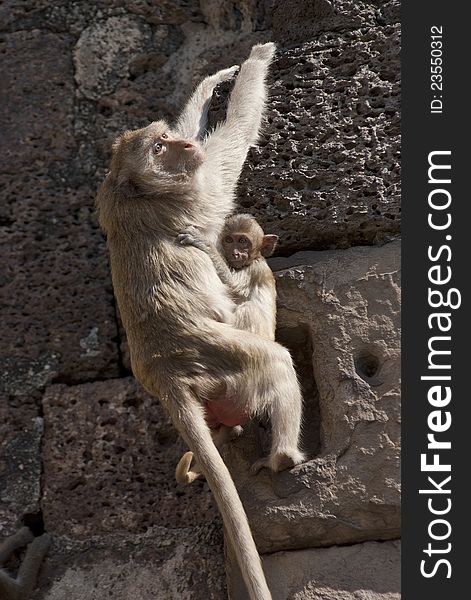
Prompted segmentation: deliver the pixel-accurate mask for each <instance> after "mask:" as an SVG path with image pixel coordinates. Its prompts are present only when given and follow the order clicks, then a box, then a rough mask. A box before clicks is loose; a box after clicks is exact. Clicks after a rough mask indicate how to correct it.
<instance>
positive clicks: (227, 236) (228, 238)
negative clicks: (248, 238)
mask: <svg viewBox="0 0 471 600" xmlns="http://www.w3.org/2000/svg"><path fill="white" fill-rule="evenodd" d="M224 241H225V242H226V244H232V242H233V241H234V240H233V239H232V238H231V236H230V235H226V237H225V238H224Z"/></svg>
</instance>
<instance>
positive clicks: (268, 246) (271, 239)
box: [260, 234, 278, 258]
mask: <svg viewBox="0 0 471 600" xmlns="http://www.w3.org/2000/svg"><path fill="white" fill-rule="evenodd" d="M277 243H278V236H277V235H274V234H268V235H264V236H263V241H262V246H261V248H260V253H261V255H262V256H265V258H266V257H267V256H271V255H272V254H273V252H274V251H275V248H276V244H277Z"/></svg>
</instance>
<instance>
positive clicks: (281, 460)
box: [250, 450, 305, 475]
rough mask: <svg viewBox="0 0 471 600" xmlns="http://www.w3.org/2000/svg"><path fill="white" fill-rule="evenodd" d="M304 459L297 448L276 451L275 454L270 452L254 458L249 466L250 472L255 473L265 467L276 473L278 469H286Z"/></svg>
mask: <svg viewBox="0 0 471 600" xmlns="http://www.w3.org/2000/svg"><path fill="white" fill-rule="evenodd" d="M304 460H305V456H304V454H303V453H302V452H300V451H299V450H292V451H291V452H277V453H276V454H270V456H266V457H264V458H259V459H258V460H256V461H255V462H254V464H253V465H252V466H251V467H250V472H251V473H252V475H256V474H257V473H258V472H259V471H260V470H261V469H264V468H267V469H270V470H271V471H275V472H276V473H278V472H279V471H285V470H286V469H291V468H292V467H295V466H296V465H300V464H301V463H302V462H304Z"/></svg>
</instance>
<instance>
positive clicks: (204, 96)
mask: <svg viewBox="0 0 471 600" xmlns="http://www.w3.org/2000/svg"><path fill="white" fill-rule="evenodd" d="M238 70H239V66H238V65H235V66H233V67H229V68H228V69H223V70H222V71H218V72H217V73H215V74H214V75H210V76H209V77H206V78H205V79H203V81H202V82H201V83H200V84H199V85H198V87H197V88H196V90H195V91H194V92H193V95H192V96H191V97H190V99H189V100H188V102H187V104H186V106H185V108H184V109H183V111H182V113H181V115H180V116H179V118H178V120H177V124H176V126H175V132H176V133H177V134H178V135H181V136H182V137H183V138H186V139H198V138H201V137H202V136H203V134H204V132H205V130H206V127H207V124H208V109H209V104H210V102H211V97H212V95H213V91H214V88H215V87H216V86H217V85H219V84H220V83H222V82H224V81H229V80H230V79H232V78H233V77H234V75H235V74H236V73H237V71H238Z"/></svg>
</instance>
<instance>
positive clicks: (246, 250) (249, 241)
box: [175, 214, 278, 483]
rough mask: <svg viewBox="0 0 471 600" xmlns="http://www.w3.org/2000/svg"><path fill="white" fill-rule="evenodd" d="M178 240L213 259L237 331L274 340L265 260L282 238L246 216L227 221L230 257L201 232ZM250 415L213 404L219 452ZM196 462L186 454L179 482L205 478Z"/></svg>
mask: <svg viewBox="0 0 471 600" xmlns="http://www.w3.org/2000/svg"><path fill="white" fill-rule="evenodd" d="M177 240H178V241H179V242H180V243H181V244H184V245H191V246H195V247H196V248H198V249H200V250H202V251H203V252H206V254H208V255H209V256H210V258H211V260H212V261H213V264H214V267H215V269H216V271H217V274H218V276H219V278H220V279H221V281H222V282H223V283H224V284H226V285H227V286H228V287H229V288H230V290H231V292H232V294H233V297H234V301H235V303H236V309H235V311H234V321H233V325H234V327H236V328H237V329H243V330H245V331H251V332H252V333H256V334H258V335H261V336H263V337H265V338H268V339H270V340H274V339H275V327H276V286H275V278H274V276H273V273H272V271H271V269H270V267H269V266H268V264H267V261H266V260H265V258H266V257H268V256H271V255H272V254H273V252H274V250H275V247H276V244H277V242H278V236H277V235H272V234H268V235H266V234H265V233H264V231H263V229H262V228H261V227H260V225H259V224H258V223H257V221H256V220H255V218H254V217H252V216H251V215H248V214H240V215H233V216H230V217H227V218H226V221H225V225H224V228H223V230H222V233H221V236H220V239H219V246H220V248H221V250H222V255H223V256H224V258H223V256H222V255H221V253H220V252H219V250H218V249H217V248H216V247H215V246H214V245H213V244H211V243H210V242H207V241H205V240H203V239H201V238H199V237H198V234H197V232H196V230H193V229H191V230H190V229H188V230H187V231H186V232H185V233H183V234H181V235H179V236H178V238H177ZM248 416H249V415H248V414H246V413H244V412H243V411H238V410H237V407H236V405H234V404H231V403H229V402H224V404H222V403H221V404H220V403H218V402H217V401H214V402H211V403H210V404H209V403H208V404H207V405H206V422H207V423H208V426H209V427H210V429H211V433H212V436H213V440H214V443H215V445H216V447H217V448H220V447H221V446H222V445H223V444H225V443H226V442H228V441H229V440H231V439H235V438H236V437H238V436H239V435H240V434H241V433H242V427H241V424H242V423H243V422H244V421H245V420H246V419H247V418H248ZM192 460H193V453H192V452H186V453H185V454H184V455H183V456H182V458H181V459H180V461H179V463H178V465H177V468H176V470H175V478H176V480H177V482H178V483H191V482H192V481H194V480H195V479H197V478H198V477H199V476H200V475H201V470H200V468H199V466H198V465H197V464H195V465H194V466H193V468H192V469H190V466H191V462H192ZM260 466H261V464H260V465H259V464H258V463H255V465H254V467H253V471H254V472H257V471H258V470H259V468H260Z"/></svg>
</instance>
